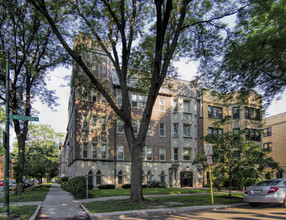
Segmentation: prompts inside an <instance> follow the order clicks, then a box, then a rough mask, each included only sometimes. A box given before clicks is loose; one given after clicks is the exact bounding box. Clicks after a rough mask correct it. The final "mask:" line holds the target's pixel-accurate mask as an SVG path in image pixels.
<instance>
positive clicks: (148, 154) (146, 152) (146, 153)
mask: <svg viewBox="0 0 286 220" xmlns="http://www.w3.org/2000/svg"><path fill="white" fill-rule="evenodd" d="M152 158H153V153H152V148H151V147H144V148H143V152H142V159H143V160H152Z"/></svg>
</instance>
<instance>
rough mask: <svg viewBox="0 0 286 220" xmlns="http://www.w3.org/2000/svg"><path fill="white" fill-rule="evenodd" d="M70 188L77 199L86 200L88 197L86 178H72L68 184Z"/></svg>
mask: <svg viewBox="0 0 286 220" xmlns="http://www.w3.org/2000/svg"><path fill="white" fill-rule="evenodd" d="M68 188H69V192H70V193H71V194H72V195H73V196H74V198H75V199H79V198H84V197H85V195H86V177H85V176H77V177H74V178H71V179H70V180H69V182H68Z"/></svg>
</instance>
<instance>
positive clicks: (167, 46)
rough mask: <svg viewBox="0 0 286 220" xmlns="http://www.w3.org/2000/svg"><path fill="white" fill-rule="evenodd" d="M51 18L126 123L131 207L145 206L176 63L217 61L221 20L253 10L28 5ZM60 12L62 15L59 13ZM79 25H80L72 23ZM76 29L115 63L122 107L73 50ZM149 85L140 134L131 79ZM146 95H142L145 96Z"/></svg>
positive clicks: (242, 1)
mask: <svg viewBox="0 0 286 220" xmlns="http://www.w3.org/2000/svg"><path fill="white" fill-rule="evenodd" d="M28 2H30V3H31V4H32V5H33V6H34V7H35V8H36V9H37V10H38V11H40V12H41V13H42V14H43V15H44V16H45V17H46V19H47V21H48V22H49V24H50V25H51V27H52V28H53V31H54V33H55V35H56V36H57V37H58V39H59V40H60V42H61V43H62V45H63V47H64V48H65V49H66V51H68V53H69V54H70V55H71V57H72V58H73V59H74V60H75V62H77V63H78V65H79V66H80V68H81V69H82V71H83V72H84V73H85V74H86V75H87V76H88V78H89V79H90V81H91V82H92V84H93V86H94V87H95V88H96V90H97V91H99V92H100V93H101V94H102V95H103V96H104V98H105V99H106V100H107V102H108V103H109V105H110V106H111V108H112V109H113V111H114V112H115V113H116V114H117V116H118V117H119V118H121V119H122V121H123V123H124V132H125V136H126V139H127V142H128V147H129V150H130V153H131V158H132V159H131V160H132V162H131V196H130V201H131V202H133V201H134V202H142V201H143V196H142V149H143V147H144V143H145V138H146V134H147V131H148V126H149V122H150V118H151V114H152V109H153V106H154V103H155V101H156V97H157V95H158V93H159V90H160V88H161V86H162V84H163V82H164V79H165V77H166V76H168V75H169V74H170V73H172V72H173V68H172V62H171V61H172V60H176V59H178V58H179V57H183V56H184V57H189V58H190V59H198V58H200V57H202V56H205V57H209V56H216V53H217V50H221V46H222V42H223V40H224V38H225V35H226V34H225V33H226V24H224V23H223V21H222V18H224V17H227V16H229V15H232V14H236V13H237V12H238V11H239V10H241V9H242V8H246V7H249V6H250V5H251V4H252V1H247V0H239V1H233V0H224V1H221V0H215V1H209V0H202V1H201V0H194V1H191V0H173V1H172V0H166V1H163V0H155V1H152V0H144V1H136V0H118V1H107V0H101V1H97V0H94V1H85V0H82V1H76V0H75V1H73V0H72V1H66V0H61V1H45V0H39V1H36V0H28ZM55 8H58V10H54V9H55ZM59 15H60V16H63V17H69V18H72V19H71V22H70V25H69V26H65V27H64V28H63V26H60V27H59V26H57V25H56V23H55V18H56V17H57V16H59ZM72 21H76V22H74V23H73V22H72ZM71 29H73V30H75V32H77V33H81V34H82V35H83V36H86V38H87V39H90V38H92V39H93V40H94V41H95V42H96V44H93V45H90V47H93V48H98V47H99V48H100V49H101V51H102V52H103V53H104V54H105V55H106V56H107V57H108V58H109V59H110V61H111V62H112V64H113V66H114V68H115V72H116V74H117V77H118V79H119V84H120V89H121V93H122V105H121V106H117V105H116V103H115V102H114V99H113V98H112V97H111V96H110V94H109V92H108V90H107V89H106V88H105V87H104V85H103V84H102V82H101V79H100V78H96V77H95V76H94V75H93V74H92V71H91V69H90V68H89V66H88V65H87V63H86V61H85V60H84V59H83V58H82V56H81V53H80V52H81V51H79V50H77V48H76V47H75V48H72V46H71V44H70V42H69V39H67V38H66V37H65V36H64V35H63V31H65V30H71ZM132 74H133V75H136V77H137V78H138V79H139V80H144V85H145V86H144V92H145V93H146V95H147V102H146V106H145V109H144V110H143V112H142V115H141V124H140V127H139V132H138V135H137V136H136V135H135V134H134V131H133V128H132V111H131V104H130V103H131V101H130V99H129V91H130V88H129V87H128V78H129V77H130V75H132ZM142 92H143V91H142Z"/></svg>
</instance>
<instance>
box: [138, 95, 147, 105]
mask: <svg viewBox="0 0 286 220" xmlns="http://www.w3.org/2000/svg"><path fill="white" fill-rule="evenodd" d="M138 99H139V103H138V105H139V108H145V106H146V102H147V96H145V95H138Z"/></svg>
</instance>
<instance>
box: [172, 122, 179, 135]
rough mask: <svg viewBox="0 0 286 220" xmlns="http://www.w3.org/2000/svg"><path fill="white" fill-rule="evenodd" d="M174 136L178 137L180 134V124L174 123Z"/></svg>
mask: <svg viewBox="0 0 286 220" xmlns="http://www.w3.org/2000/svg"><path fill="white" fill-rule="evenodd" d="M173 136H174V137H178V136H179V124H178V123H173Z"/></svg>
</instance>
